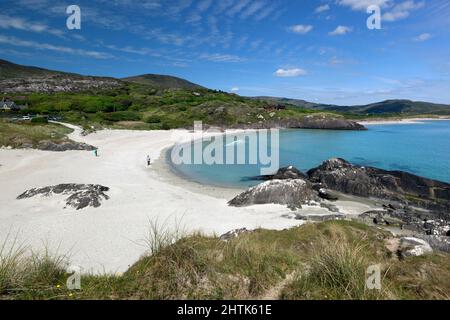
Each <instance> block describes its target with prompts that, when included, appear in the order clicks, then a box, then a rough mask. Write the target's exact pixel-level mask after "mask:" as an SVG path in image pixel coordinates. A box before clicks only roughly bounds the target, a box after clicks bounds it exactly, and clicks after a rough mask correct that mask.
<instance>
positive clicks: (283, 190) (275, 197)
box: [228, 179, 320, 208]
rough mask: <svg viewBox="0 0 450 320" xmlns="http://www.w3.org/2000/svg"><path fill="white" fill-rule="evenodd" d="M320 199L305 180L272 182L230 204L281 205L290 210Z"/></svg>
mask: <svg viewBox="0 0 450 320" xmlns="http://www.w3.org/2000/svg"><path fill="white" fill-rule="evenodd" d="M319 201H320V198H319V197H318V196H317V194H316V192H315V191H314V190H313V189H312V185H311V183H309V182H308V181H306V180H303V179H296V180H271V181H267V182H264V183H262V184H260V185H258V186H256V187H253V188H251V189H249V190H248V191H246V192H244V193H241V194H240V195H238V196H237V197H236V198H234V199H233V200H231V201H230V202H229V203H228V204H229V205H230V206H234V207H245V206H251V205H256V204H281V205H287V206H289V207H290V208H301V206H302V205H304V204H308V203H310V202H319Z"/></svg>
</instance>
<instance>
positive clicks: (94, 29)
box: [0, 0, 450, 105]
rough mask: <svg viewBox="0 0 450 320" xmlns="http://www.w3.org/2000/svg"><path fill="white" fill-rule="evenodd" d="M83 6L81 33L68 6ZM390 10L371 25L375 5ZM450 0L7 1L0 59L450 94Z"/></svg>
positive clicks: (245, 84) (216, 83)
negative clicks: (71, 25) (70, 22)
mask: <svg viewBox="0 0 450 320" xmlns="http://www.w3.org/2000/svg"><path fill="white" fill-rule="evenodd" d="M71 4H76V5H78V6H80V8H81V19H82V20H81V30H68V29H67V28H66V19H67V17H68V15H67V14H66V8H67V6H68V5H71ZM371 4H377V5H379V6H380V7H381V13H382V29H381V30H369V29H368V28H367V26H366V20H367V18H368V17H369V15H368V14H367V13H366V8H367V7H368V6H369V5H371ZM449 40H450V2H449V1H447V0H395V1H394V0H297V1H292V0H291V1H287V0H286V1H285V0H220V1H219V0H140V1H138V0H97V1H78V0H74V1H72V2H70V3H69V2H66V1H58V0H56V1H55V0H52V1H49V0H14V1H13V0H2V2H1V3H0V57H1V58H3V59H6V60H11V61H13V62H16V63H20V64H26V65H36V66H41V67H45V68H50V69H57V70H63V71H70V72H77V73H82V74H89V75H105V76H114V77H126V76H131V75H138V74H144V73H158V74H170V75H175V76H179V77H182V78H186V79H188V80H190V81H193V82H196V83H199V84H201V85H204V86H206V87H209V88H213V89H221V90H225V91H230V92H231V91H232V92H236V93H238V94H241V95H245V96H257V95H270V96H282V97H289V98H298V99H305V100H309V101H313V102H322V103H333V104H340V105H352V104H363V103H369V102H375V101H380V100H385V99H398V98H405V99H413V100H425V101H431V102H440V103H450V41H449Z"/></svg>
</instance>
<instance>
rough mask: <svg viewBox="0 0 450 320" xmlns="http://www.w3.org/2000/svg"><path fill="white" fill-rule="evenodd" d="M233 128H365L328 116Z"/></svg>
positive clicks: (275, 121)
mask: <svg viewBox="0 0 450 320" xmlns="http://www.w3.org/2000/svg"><path fill="white" fill-rule="evenodd" d="M233 128H234V129H271V128H287V129H320V130H355V131H364V130H367V128H366V127H364V126H363V125H362V124H359V123H357V122H355V121H351V120H346V119H344V118H338V117H336V118H331V117H330V116H317V115H312V116H306V117H304V118H303V119H280V120H264V121H261V122H259V123H252V124H240V125H235V126H233Z"/></svg>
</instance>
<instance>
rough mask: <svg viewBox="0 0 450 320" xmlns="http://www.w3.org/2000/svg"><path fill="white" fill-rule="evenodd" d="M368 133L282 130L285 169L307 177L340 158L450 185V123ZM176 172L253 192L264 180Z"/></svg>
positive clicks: (244, 171)
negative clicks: (292, 169)
mask: <svg viewBox="0 0 450 320" xmlns="http://www.w3.org/2000/svg"><path fill="white" fill-rule="evenodd" d="M368 128H369V130H368V131H362V132H358V131H325V130H283V131H281V132H280V167H285V166H289V165H293V166H295V167H297V168H298V169H300V170H302V171H304V172H306V171H307V170H309V169H311V168H314V167H316V166H318V165H320V164H321V163H322V162H323V161H325V160H327V159H330V158H334V157H339V158H344V159H346V160H348V161H350V162H352V163H354V164H358V165H364V166H374V167H378V168H382V169H386V170H402V171H407V172H410V173H413V174H416V175H419V176H423V177H427V178H431V179H436V180H441V181H445V182H450V121H425V122H424V123H417V124H389V125H374V126H369V127H368ZM174 167H175V169H176V170H177V171H178V172H179V173H181V174H182V175H184V176H185V177H187V178H189V179H192V180H194V181H197V182H200V183H203V184H209V185H216V186H225V187H249V186H253V185H256V184H258V183H259V182H258V181H248V179H247V178H249V177H254V176H258V175H260V167H259V166H255V165H248V164H247V165H213V166H209V165H179V166H174Z"/></svg>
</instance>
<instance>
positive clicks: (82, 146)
mask: <svg viewBox="0 0 450 320" xmlns="http://www.w3.org/2000/svg"><path fill="white" fill-rule="evenodd" d="M37 149H39V150H43V151H57V152H63V151H93V150H95V147H94V146H91V145H88V144H86V143H81V142H75V141H63V142H61V143H56V142H53V141H49V140H44V141H40V142H39V143H38V145H37Z"/></svg>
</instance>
